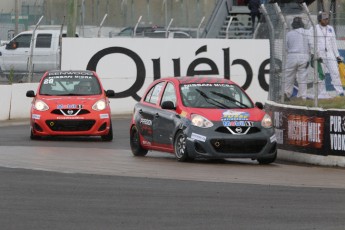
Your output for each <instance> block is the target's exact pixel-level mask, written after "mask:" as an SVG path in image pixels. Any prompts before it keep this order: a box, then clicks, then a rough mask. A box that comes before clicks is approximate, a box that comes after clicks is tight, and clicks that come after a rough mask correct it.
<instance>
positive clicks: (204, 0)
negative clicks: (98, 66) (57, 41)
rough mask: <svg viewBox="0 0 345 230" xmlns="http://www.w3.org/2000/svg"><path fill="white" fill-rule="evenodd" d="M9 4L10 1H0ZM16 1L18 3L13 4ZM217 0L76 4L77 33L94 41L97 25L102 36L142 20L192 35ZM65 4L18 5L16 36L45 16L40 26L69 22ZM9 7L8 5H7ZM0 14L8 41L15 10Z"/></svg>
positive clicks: (56, 0)
mask: <svg viewBox="0 0 345 230" xmlns="http://www.w3.org/2000/svg"><path fill="white" fill-rule="evenodd" d="M2 1H3V2H4V3H0V5H2V4H5V2H6V1H9V2H12V5H13V4H14V3H13V0H2ZM16 1H17V0H16ZM217 1H218V0H178V1H175V0H174V1H172V0H145V1H144V0H140V1H138V0H78V1H76V2H77V9H76V10H77V15H78V16H77V20H76V25H77V32H78V33H79V34H80V35H84V36H86V37H96V36H97V31H98V28H99V25H100V23H101V22H102V20H103V19H104V18H105V15H107V17H106V19H105V20H104V23H103V28H102V36H104V37H108V35H109V33H113V34H117V33H118V32H119V30H120V29H122V28H125V27H130V26H132V27H133V26H135V24H136V23H137V21H138V19H139V18H140V17H141V21H140V26H162V27H167V26H168V24H169V23H170V22H171V21H173V23H172V24H171V28H183V29H185V30H190V31H191V32H194V34H195V33H196V32H195V29H196V28H197V27H198V25H199V24H200V22H201V20H202V19H203V18H204V17H205V19H206V20H205V23H206V21H207V19H208V18H209V17H210V15H211V14H212V11H213V9H214V7H215V5H216V3H217ZM68 2H70V1H68V0H26V1H19V3H20V4H19V6H18V14H19V15H18V23H19V27H20V28H19V29H18V32H21V31H23V30H27V29H30V26H32V25H35V24H36V23H37V21H38V20H39V18H40V17H41V16H42V15H44V18H43V20H42V22H41V25H50V26H61V24H63V23H65V24H66V21H67V20H68V13H69V12H68V10H69V7H70V6H69V5H68ZM7 4H8V5H10V3H7ZM13 7H14V6H11V7H9V12H6V11H4V10H1V11H0V40H8V38H9V34H12V32H11V31H13V30H14V27H15V9H13Z"/></svg>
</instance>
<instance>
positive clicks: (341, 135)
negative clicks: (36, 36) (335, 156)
mask: <svg viewBox="0 0 345 230" xmlns="http://www.w3.org/2000/svg"><path fill="white" fill-rule="evenodd" d="M329 123H330V124H329V138H330V148H331V150H336V151H344V150H345V116H344V117H342V116H330V118H329Z"/></svg>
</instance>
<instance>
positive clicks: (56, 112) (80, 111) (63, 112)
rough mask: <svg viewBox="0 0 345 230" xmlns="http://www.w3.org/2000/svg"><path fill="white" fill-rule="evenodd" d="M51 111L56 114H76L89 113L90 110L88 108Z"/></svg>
mask: <svg viewBox="0 0 345 230" xmlns="http://www.w3.org/2000/svg"><path fill="white" fill-rule="evenodd" d="M51 113H52V114H56V115H64V116H75V115H84V114H89V113H90V111H89V110H86V109H54V110H53V111H52V112H51Z"/></svg>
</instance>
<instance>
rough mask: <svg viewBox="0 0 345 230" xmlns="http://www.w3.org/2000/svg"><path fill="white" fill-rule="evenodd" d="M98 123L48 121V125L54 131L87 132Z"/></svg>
mask: <svg viewBox="0 0 345 230" xmlns="http://www.w3.org/2000/svg"><path fill="white" fill-rule="evenodd" d="M95 123H96V121H95V120H47V121H46V124H47V125H48V127H49V128H50V129H51V130H53V131H66V132H68V131H70V132H73V131H87V130H90V129H91V128H92V126H93V125H94V124H95Z"/></svg>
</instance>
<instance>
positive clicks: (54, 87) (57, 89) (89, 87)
mask: <svg viewBox="0 0 345 230" xmlns="http://www.w3.org/2000/svg"><path fill="white" fill-rule="evenodd" d="M39 92H40V94H41V95H50V96H73V95H98V94H101V93H102V91H101V87H100V84H99V82H98V80H97V78H96V77H95V76H94V75H93V73H92V72H90V73H89V72H56V73H55V72H52V73H49V74H48V75H47V76H45V78H44V79H43V80H42V84H41V88H40V91H39Z"/></svg>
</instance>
